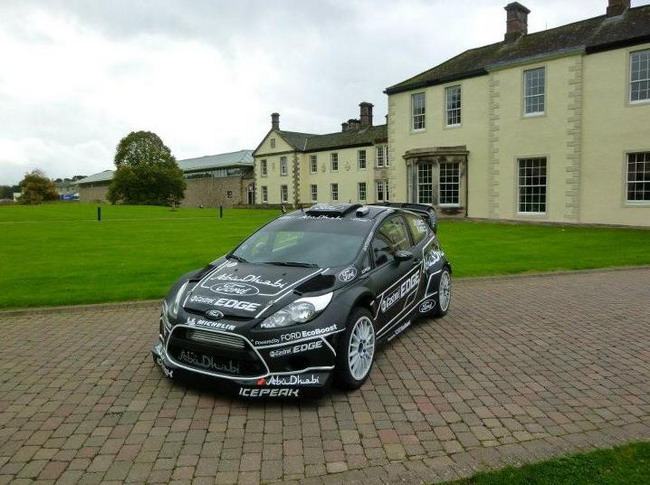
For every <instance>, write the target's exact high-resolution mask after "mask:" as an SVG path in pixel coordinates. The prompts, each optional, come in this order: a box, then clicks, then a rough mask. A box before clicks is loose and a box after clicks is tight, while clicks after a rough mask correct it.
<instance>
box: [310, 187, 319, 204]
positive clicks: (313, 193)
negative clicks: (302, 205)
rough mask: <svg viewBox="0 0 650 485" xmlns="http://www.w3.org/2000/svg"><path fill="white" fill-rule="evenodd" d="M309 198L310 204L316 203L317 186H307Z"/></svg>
mask: <svg viewBox="0 0 650 485" xmlns="http://www.w3.org/2000/svg"><path fill="white" fill-rule="evenodd" d="M309 197H310V198H311V201H312V202H318V185H316V184H311V185H310V186H309Z"/></svg>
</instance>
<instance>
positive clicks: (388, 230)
mask: <svg viewBox="0 0 650 485" xmlns="http://www.w3.org/2000/svg"><path fill="white" fill-rule="evenodd" d="M410 247H411V241H410V239H409V235H408V230H407V229H406V225H405V224H404V219H402V218H401V217H391V218H390V219H388V220H387V221H384V222H383V223H382V225H381V226H379V230H378V231H377V234H376V235H375V237H374V239H373V241H372V245H371V248H372V254H373V257H374V259H375V265H376V266H381V265H382V264H385V263H387V262H389V261H392V260H393V255H394V254H395V252H396V251H399V250H402V249H408V248H410Z"/></svg>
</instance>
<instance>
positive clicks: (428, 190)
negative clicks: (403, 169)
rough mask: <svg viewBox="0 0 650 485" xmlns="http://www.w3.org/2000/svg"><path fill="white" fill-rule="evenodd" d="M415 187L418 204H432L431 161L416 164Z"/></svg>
mask: <svg viewBox="0 0 650 485" xmlns="http://www.w3.org/2000/svg"><path fill="white" fill-rule="evenodd" d="M416 188H417V200H418V204H433V165H432V164H431V163H419V164H418V165H417V180H416Z"/></svg>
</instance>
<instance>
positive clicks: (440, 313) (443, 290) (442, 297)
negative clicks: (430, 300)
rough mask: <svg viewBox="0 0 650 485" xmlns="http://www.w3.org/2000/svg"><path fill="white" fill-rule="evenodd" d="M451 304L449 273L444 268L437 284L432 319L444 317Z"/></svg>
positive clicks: (447, 269)
mask: <svg viewBox="0 0 650 485" xmlns="http://www.w3.org/2000/svg"><path fill="white" fill-rule="evenodd" d="M450 303H451V273H449V268H447V267H446V266H445V267H444V268H442V273H441V274H440V281H439V283H438V294H437V295H436V306H435V307H434V308H433V310H432V312H431V316H432V317H434V318H440V317H444V316H445V315H446V314H447V311H448V310H449V304H450Z"/></svg>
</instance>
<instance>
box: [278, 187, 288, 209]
mask: <svg viewBox="0 0 650 485" xmlns="http://www.w3.org/2000/svg"><path fill="white" fill-rule="evenodd" d="M280 202H281V203H283V204H286V203H287V202H289V186H288V185H280Z"/></svg>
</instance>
